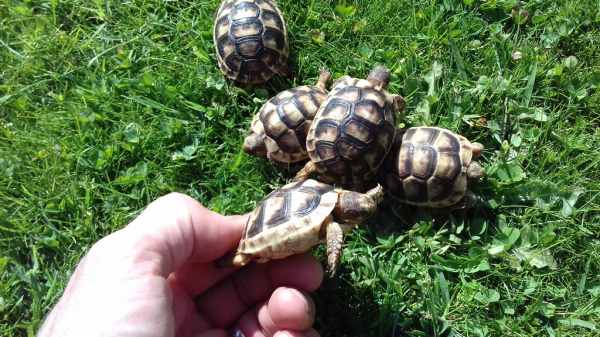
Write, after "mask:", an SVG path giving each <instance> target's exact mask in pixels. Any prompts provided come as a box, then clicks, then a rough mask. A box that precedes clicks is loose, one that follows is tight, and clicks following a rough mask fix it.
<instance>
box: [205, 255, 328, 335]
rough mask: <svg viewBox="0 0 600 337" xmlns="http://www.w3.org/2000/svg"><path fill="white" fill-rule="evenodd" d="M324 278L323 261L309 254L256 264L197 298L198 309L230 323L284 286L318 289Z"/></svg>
mask: <svg viewBox="0 0 600 337" xmlns="http://www.w3.org/2000/svg"><path fill="white" fill-rule="evenodd" d="M322 280H323V268H322V266H321V264H320V263H319V262H318V261H317V260H316V259H315V258H314V257H312V256H310V255H308V254H303V255H295V256H292V257H289V258H287V259H284V260H276V261H272V262H270V263H268V264H266V265H260V264H252V265H250V266H248V267H247V268H243V269H241V270H240V271H239V272H237V273H235V274H234V275H232V276H231V277H229V278H227V279H226V280H225V281H223V282H221V283H219V284H218V285H216V286H214V287H212V288H211V289H209V290H207V291H206V292H205V293H204V294H202V295H201V296H200V297H198V298H197V301H196V305H197V307H198V310H199V311H200V312H201V313H202V314H203V315H204V316H205V317H206V318H207V319H208V320H209V321H210V322H212V323H213V326H216V327H227V326H230V325H231V324H232V323H233V322H235V321H236V320H238V319H239V317H240V316H241V315H242V314H243V313H244V312H246V311H247V310H248V309H249V308H251V307H253V306H255V305H256V304H257V303H259V302H263V301H266V300H267V299H268V298H269V296H270V295H271V293H272V292H273V291H274V290H275V289H276V288H278V287H280V286H289V287H293V288H299V289H302V290H305V291H309V292H310V291H314V290H316V289H317V288H318V287H319V286H320V285H321V282H322Z"/></svg>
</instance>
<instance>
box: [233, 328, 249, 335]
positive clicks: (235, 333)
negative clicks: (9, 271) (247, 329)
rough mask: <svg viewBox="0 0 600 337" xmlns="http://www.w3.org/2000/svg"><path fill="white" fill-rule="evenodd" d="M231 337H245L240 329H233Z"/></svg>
mask: <svg viewBox="0 0 600 337" xmlns="http://www.w3.org/2000/svg"><path fill="white" fill-rule="evenodd" d="M231 337H246V335H244V333H243V332H242V330H241V329H235V330H233V331H231Z"/></svg>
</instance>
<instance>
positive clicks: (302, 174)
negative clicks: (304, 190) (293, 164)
mask: <svg viewBox="0 0 600 337" xmlns="http://www.w3.org/2000/svg"><path fill="white" fill-rule="evenodd" d="M316 170H317V167H316V166H315V164H314V163H313V162H312V161H309V162H308V163H306V165H304V167H303V168H302V169H301V170H300V171H298V173H296V176H295V177H294V181H303V180H306V179H308V178H310V176H311V175H312V174H313V173H314V172H315V171H316Z"/></svg>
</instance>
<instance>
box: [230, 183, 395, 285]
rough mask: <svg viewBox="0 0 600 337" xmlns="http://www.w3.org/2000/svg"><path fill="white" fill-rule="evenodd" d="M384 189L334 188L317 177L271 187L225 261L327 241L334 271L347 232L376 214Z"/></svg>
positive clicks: (280, 254)
mask: <svg viewBox="0 0 600 337" xmlns="http://www.w3.org/2000/svg"><path fill="white" fill-rule="evenodd" d="M383 194H384V193H383V189H382V188H381V186H377V187H375V188H373V189H371V190H369V191H368V192H366V193H364V194H363V193H357V192H353V191H347V190H342V189H335V188H334V187H333V186H331V185H328V184H324V183H321V182H318V181H316V180H313V179H308V180H304V181H300V182H292V183H289V184H287V185H285V186H283V187H281V188H279V189H277V190H275V191H273V192H271V193H270V194H269V195H268V196H267V197H265V198H264V199H263V201H262V202H261V203H260V205H259V206H258V207H257V208H256V209H255V210H254V211H253V212H252V214H251V215H250V217H249V219H248V222H247V223H246V228H245V231H244V234H243V237H242V240H241V241H240V244H239V246H238V248H237V251H236V252H235V254H234V255H233V256H230V257H228V258H226V259H224V260H223V261H222V265H233V266H244V265H246V264H248V263H249V262H250V261H253V260H254V261H256V262H258V263H264V262H267V261H269V260H273V259H282V258H285V257H288V256H290V255H294V254H299V253H304V252H307V251H309V250H310V249H311V248H312V247H314V246H316V245H318V244H320V243H323V242H325V243H326V244H327V264H328V269H329V272H330V275H332V276H333V275H334V274H335V272H336V269H337V266H338V265H339V261H340V254H341V250H342V243H343V241H344V233H347V232H349V231H350V230H352V229H353V228H354V227H355V226H357V225H358V224H359V223H361V222H363V221H365V220H366V219H367V218H368V217H369V216H371V215H372V214H374V213H375V211H376V209H377V205H378V204H379V203H380V202H381V200H382V199H383Z"/></svg>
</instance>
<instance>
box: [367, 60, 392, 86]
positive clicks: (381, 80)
mask: <svg viewBox="0 0 600 337" xmlns="http://www.w3.org/2000/svg"><path fill="white" fill-rule="evenodd" d="M367 81H369V82H371V83H372V84H373V85H374V86H375V87H376V88H378V89H385V88H387V86H388V84H389V83H390V70H389V69H388V68H386V67H384V66H381V65H379V66H377V67H375V68H374V69H373V70H371V72H370V73H369V76H368V77H367Z"/></svg>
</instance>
